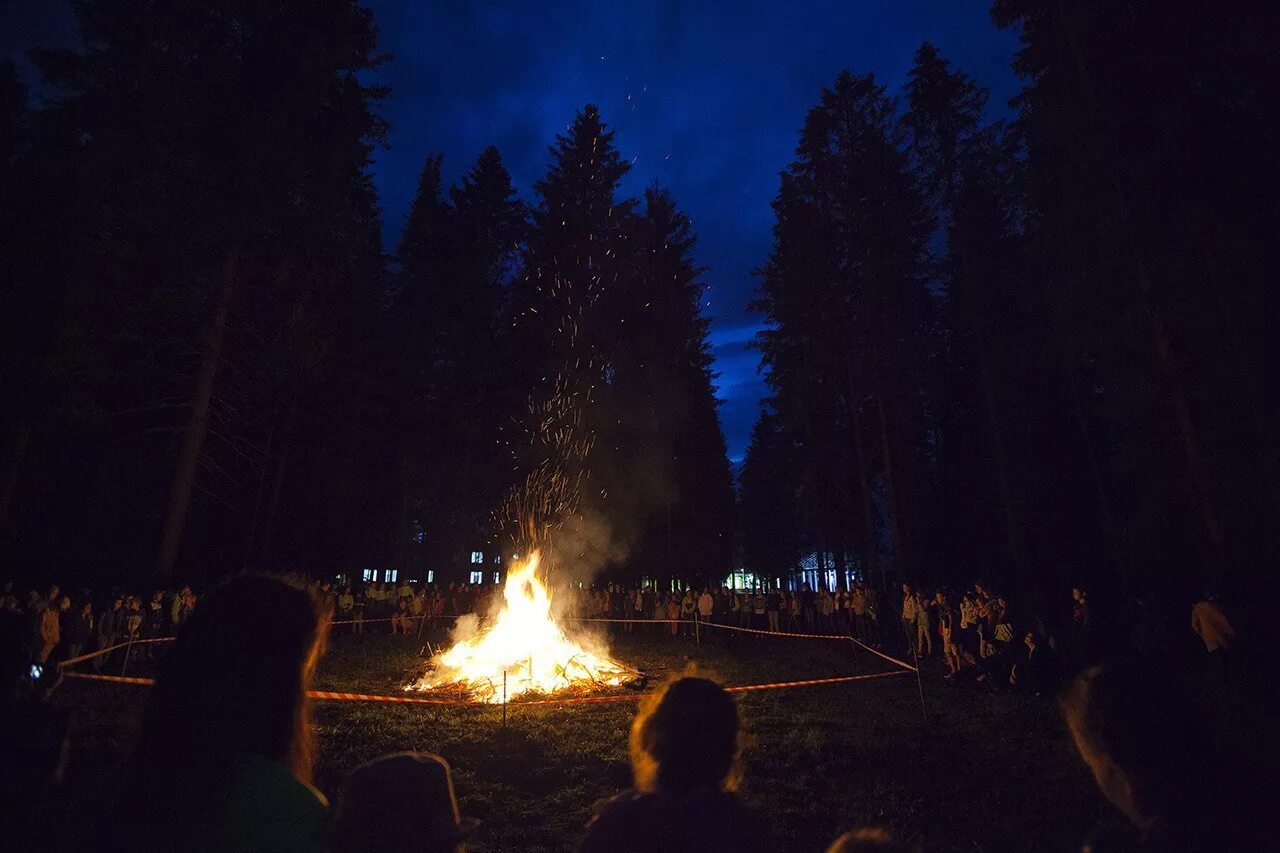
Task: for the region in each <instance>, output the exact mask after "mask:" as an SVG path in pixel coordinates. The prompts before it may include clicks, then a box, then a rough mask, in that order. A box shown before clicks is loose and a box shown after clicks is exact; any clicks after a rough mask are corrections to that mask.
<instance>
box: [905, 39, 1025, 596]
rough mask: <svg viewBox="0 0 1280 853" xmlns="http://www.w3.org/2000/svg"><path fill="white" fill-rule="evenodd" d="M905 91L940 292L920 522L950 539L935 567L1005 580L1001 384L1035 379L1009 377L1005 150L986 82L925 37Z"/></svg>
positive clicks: (1007, 472) (1011, 401) (1020, 297)
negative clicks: (927, 473) (933, 482)
mask: <svg viewBox="0 0 1280 853" xmlns="http://www.w3.org/2000/svg"><path fill="white" fill-rule="evenodd" d="M906 95H907V105H908V109H907V112H906V113H905V114H904V115H903V118H902V121H903V125H904V127H906V128H907V130H908V133H909V138H910V146H911V154H912V165H913V167H914V169H915V171H916V173H917V175H918V176H919V179H920V185H921V186H922V187H923V188H924V189H925V190H926V196H927V198H928V200H929V204H930V209H931V212H932V214H933V216H934V218H935V220H936V221H937V222H938V223H940V225H941V228H940V231H941V234H940V235H939V237H940V239H935V240H934V241H933V243H934V244H935V245H940V248H939V249H938V250H937V251H936V253H935V256H934V259H933V261H934V264H933V270H934V277H935V280H936V281H937V284H938V286H939V288H940V290H941V292H942V293H943V294H944V298H943V300H942V305H941V312H940V320H941V324H940V326H941V328H940V329H939V335H938V338H937V345H938V348H939V354H940V356H941V358H940V359H939V361H940V363H941V364H942V369H943V371H944V374H945V375H944V382H943V383H942V384H943V391H942V393H941V394H940V395H939V400H938V405H937V407H936V410H935V418H936V423H937V430H936V432H937V434H938V442H937V444H938V478H939V482H938V490H937V492H936V493H935V496H936V499H935V501H934V505H933V511H932V513H931V519H930V524H931V526H932V527H934V528H935V529H937V530H939V531H943V535H942V536H941V537H940V539H941V541H943V542H946V543H948V546H949V550H950V553H947V554H945V555H943V556H944V559H943V560H942V564H943V565H947V566H975V565H977V566H984V567H985V568H984V569H983V574H984V576H985V577H988V578H993V579H995V578H1000V579H1004V578H1006V577H1008V573H1009V571H1010V570H1012V569H1014V568H1015V567H1016V566H1017V565H1018V564H1019V563H1020V562H1021V560H1022V558H1023V554H1022V551H1023V547H1024V546H1023V541H1024V538H1025V534H1024V530H1023V521H1022V498H1021V490H1020V488H1019V484H1018V483H1017V482H1016V480H1017V473H1016V471H1015V470H1014V465H1013V457H1014V453H1013V451H1012V450H1011V447H1010V445H1011V444H1012V443H1013V440H1014V439H1013V437H1014V436H1016V435H1017V434H1019V432H1020V430H1019V429H1018V427H1017V426H1016V425H1017V424H1018V423H1023V421H1017V420H1013V419H1011V418H1010V415H1009V412H1010V407H1011V406H1016V405H1018V403H1017V402H1016V399H1017V398H1016V397H1014V395H1011V394H1010V393H1009V392H1010V389H1011V388H1013V387H1015V386H1017V387H1022V386H1023V385H1024V384H1025V385H1026V387H1028V391H1027V392H1024V393H1030V388H1033V387H1034V383H1024V382H1023V381H1021V380H1022V379H1023V378H1024V377H1022V376H1020V375H1019V369H1020V368H1025V367H1026V366H1027V364H1026V361H1027V360H1026V358H1025V357H1024V358H1023V359H1022V361H1021V362H1019V361H1018V360H1017V359H1015V357H1014V355H1015V353H1016V352H1019V351H1022V352H1026V350H1025V348H1024V347H1023V345H1024V344H1025V343H1027V341H1026V338H1025V330H1024V329H1023V325H1024V323H1025V317H1024V316H1023V314H1022V313H1020V312H1019V311H1018V306H1019V305H1025V304H1026V302H1027V300H1026V296H1025V294H1023V293H1020V292H1019V290H1018V287H1017V285H1018V280H1017V279H1018V272H1019V269H1018V241H1017V233H1016V226H1015V208H1014V193H1013V186H1012V180H1013V173H1014V158H1013V153H1012V151H1011V150H1010V146H1009V145H1007V144H1006V143H1005V141H1004V138H1003V128H1002V127H1001V126H999V125H994V126H991V127H983V126H982V122H983V110H984V108H985V106H986V101H987V92H986V90H985V89H982V88H981V87H979V86H978V85H977V84H976V83H975V82H974V81H973V79H972V78H970V77H969V76H968V75H967V74H965V73H964V72H963V71H953V70H952V69H951V67H950V65H949V64H948V62H947V61H946V60H945V59H943V58H942V56H941V55H940V54H939V53H938V50H937V48H935V47H934V46H933V45H931V44H928V43H927V42H926V43H925V44H924V45H922V46H921V47H920V49H919V50H918V51H917V52H916V60H915V65H914V66H913V67H912V69H911V72H910V73H909V75H908V83H907V86H906ZM1039 366H1040V367H1043V364H1040V365H1039ZM1041 375H1043V374H1041ZM1027 408H1029V409H1034V408H1035V407H1027ZM995 542H1000V543H1003V548H1000V549H995V548H992V543H995ZM997 554H999V555H1001V557H1000V558H995V556H996V555H997Z"/></svg>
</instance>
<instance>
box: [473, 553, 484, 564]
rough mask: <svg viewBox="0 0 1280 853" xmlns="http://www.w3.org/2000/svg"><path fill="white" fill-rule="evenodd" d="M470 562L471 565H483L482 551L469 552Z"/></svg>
mask: <svg viewBox="0 0 1280 853" xmlns="http://www.w3.org/2000/svg"><path fill="white" fill-rule="evenodd" d="M471 562H472V563H483V562H484V551H472V552H471Z"/></svg>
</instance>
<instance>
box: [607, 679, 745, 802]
mask: <svg viewBox="0 0 1280 853" xmlns="http://www.w3.org/2000/svg"><path fill="white" fill-rule="evenodd" d="M738 745H739V736H738V707H737V706H736V705H735V704H734V702H733V698H732V697H731V696H729V694H728V693H726V692H725V691H724V688H722V687H721V686H720V685H718V684H716V683H715V682H714V681H711V680H709V679H706V678H696V677H692V676H686V677H684V678H679V679H677V680H675V681H673V682H671V683H670V684H668V685H667V686H666V687H664V688H662V689H661V690H659V691H658V693H656V694H654V695H653V696H651V697H649V698H648V699H647V700H646V701H645V702H644V703H643V704H642V705H641V707H640V712H639V713H638V714H637V715H636V718H635V721H634V722H633V723H632V725H631V766H632V770H633V771H634V773H635V782H636V787H637V788H639V789H640V790H642V791H653V790H657V789H665V790H689V789H692V788H723V789H726V790H728V789H731V788H733V787H734V782H735V780H734V778H733V777H734V775H735V774H734V769H735V765H736V763H737V758H738Z"/></svg>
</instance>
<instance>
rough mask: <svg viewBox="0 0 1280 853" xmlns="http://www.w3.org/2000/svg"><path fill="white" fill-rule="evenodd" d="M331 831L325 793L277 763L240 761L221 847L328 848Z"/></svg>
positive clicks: (230, 789) (228, 801) (230, 790)
mask: <svg viewBox="0 0 1280 853" xmlns="http://www.w3.org/2000/svg"><path fill="white" fill-rule="evenodd" d="M328 832H329V803H328V800H326V799H325V796H324V794H322V793H320V791H318V790H317V789H316V788H314V787H312V786H311V785H309V784H307V783H306V782H304V781H302V780H301V779H299V778H298V777H296V776H294V775H293V773H291V772H290V771H289V769H288V768H287V767H285V766H284V765H283V764H281V763H279V762H277V761H271V760H269V759H266V758H263V757H262V756H258V755H244V756H242V757H241V758H240V759H239V760H238V761H237V762H236V766H235V769H234V771H233V773H232V775H231V778H230V780H229V782H228V788H227V798H226V811H225V813H224V819H223V821H222V826H221V832H220V833H219V839H218V841H219V843H218V844H217V845H216V848H217V849H219V850H228V851H230V850H262V851H267V850H279V851H309V850H322V849H325V847H326V846H327V843H328Z"/></svg>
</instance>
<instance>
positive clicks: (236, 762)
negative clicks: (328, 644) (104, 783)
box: [113, 575, 329, 853]
mask: <svg viewBox="0 0 1280 853" xmlns="http://www.w3.org/2000/svg"><path fill="white" fill-rule="evenodd" d="M328 627H329V624H328V617H327V614H326V613H325V611H324V609H323V607H322V604H321V602H320V601H318V600H317V599H316V597H315V596H314V595H312V594H311V593H310V592H309V591H308V590H306V589H303V588H301V587H298V586H295V585H294V584H292V583H290V582H289V581H286V580H284V579H283V578H279V577H274V576H270V575H240V576H237V577H234V578H232V579H230V580H228V581H226V582H225V583H223V584H222V585H221V586H220V587H218V588H217V589H216V590H214V591H213V592H212V593H211V594H209V596H208V597H206V598H204V599H203V600H202V601H201V602H200V606H199V607H197V608H196V609H195V610H193V611H192V613H191V616H190V618H189V619H188V620H187V621H186V623H185V624H184V625H183V626H182V630H181V631H180V632H179V633H178V639H177V640H176V641H175V642H174V643H173V648H172V650H171V651H170V652H169V654H168V655H167V657H166V658H165V662H164V667H163V669H162V670H161V673H160V677H159V678H158V679H157V681H156V683H155V686H153V687H152V688H151V693H150V696H149V700H148V703H147V710H146V715H145V717H144V718H143V721H142V731H141V734H140V737H139V738H138V742H137V746H136V748H135V749H134V753H133V756H132V758H131V759H130V761H129V765H128V768H127V769H126V772H125V777H124V796H123V801H122V802H121V804H120V806H121V807H120V813H119V815H118V820H117V821H116V822H115V825H114V826H113V833H114V834H115V835H116V837H115V839H114V843H115V849H118V850H129V851H133V850H137V849H139V848H138V845H139V843H140V842H139V839H145V841H143V842H141V844H142V847H143V848H146V849H166V850H174V851H205V850H210V851H213V850H236V851H242V853H248V851H262V852H263V853H266V851H273V852H274V853H288V851H298V853H302V851H311V850H320V849H324V848H325V846H326V845H327V843H328V833H329V815H328V803H327V802H326V800H325V798H324V796H323V795H322V794H321V793H320V792H319V791H318V790H316V789H315V788H314V787H313V786H312V785H311V769H312V754H313V753H312V748H311V743H312V741H311V723H310V719H309V717H310V714H309V701H308V699H307V688H308V686H309V684H310V681H311V675H312V673H313V672H314V670H315V665H316V661H317V660H319V658H320V654H321V650H322V649H323V647H324V643H325V637H326V635H327V632H328Z"/></svg>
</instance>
